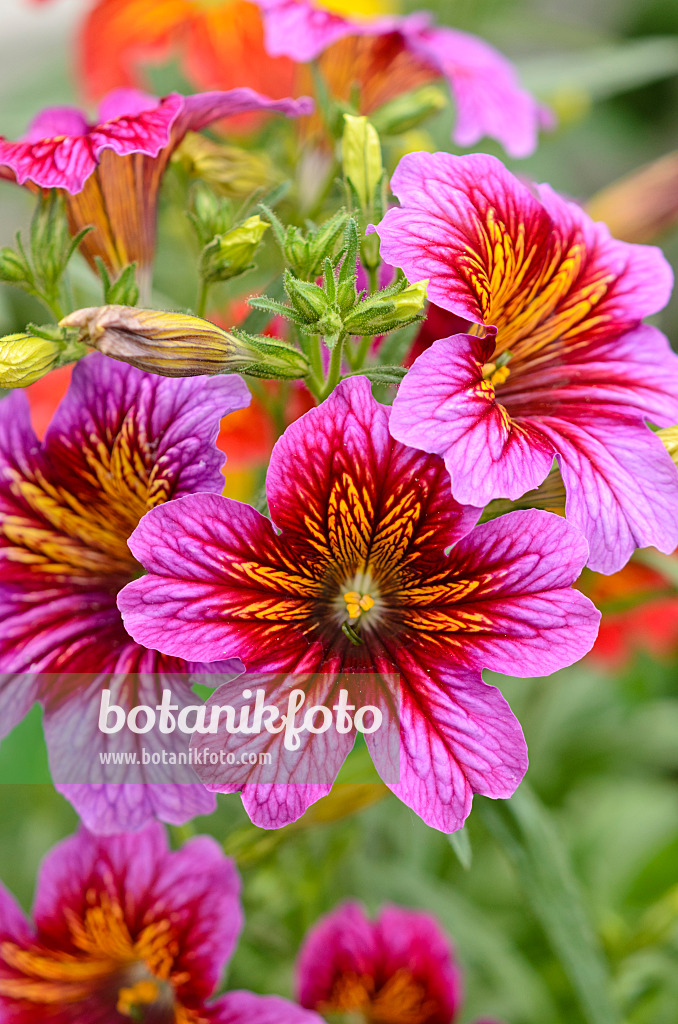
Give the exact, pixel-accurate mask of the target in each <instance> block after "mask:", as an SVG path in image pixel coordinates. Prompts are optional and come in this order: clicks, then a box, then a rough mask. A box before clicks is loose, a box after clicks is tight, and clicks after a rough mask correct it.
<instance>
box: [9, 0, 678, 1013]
mask: <svg viewBox="0 0 678 1024" xmlns="http://www.w3.org/2000/svg"><path fill="white" fill-rule="evenodd" d="M25 6H26V5H24V4H23V3H22V0H3V4H2V14H1V15H0V19H2V21H3V29H5V31H3V33H2V39H0V131H1V132H2V133H3V134H5V135H6V136H8V137H10V138H11V137H16V135H18V134H19V133H20V132H21V131H22V130H23V129H24V127H25V125H26V123H27V121H28V120H29V119H30V117H31V116H32V114H33V113H34V112H35V111H37V110H38V109H39V108H40V107H41V106H43V105H45V104H47V103H50V104H52V103H58V102H73V101H74V99H75V98H76V96H77V90H76V87H75V85H74V80H73V79H74V76H73V69H72V44H71V42H70V41H69V33H70V34H72V31H71V29H70V28H69V25H71V24H72V23H73V19H74V18H75V16H76V15H77V11H78V10H82V9H84V7H85V6H86V4H83V3H80V4H78V3H72V2H67V3H65V4H64V5H63V6H62V13H61V14H58V13H57V10H58V8H59V7H60V4H59V2H58V0H56V2H55V3H54V4H52V5H47V6H46V7H45V8H44V9H43V10H39V9H37V8H34V9H31V13H30V16H28V15H27V14H26V13H25V12H24V10H23V9H24V7H25ZM408 6H410V7H414V5H408ZM428 6H429V7H430V8H434V9H436V10H437V13H438V15H439V17H440V19H441V20H442V21H446V22H448V23H450V24H454V25H456V26H457V27H460V28H464V29H466V30H469V31H472V32H475V33H477V34H480V35H483V36H485V37H486V38H487V39H488V40H490V41H491V42H493V43H494V44H496V45H497V46H498V47H499V48H501V49H502V50H503V51H504V52H505V53H506V54H508V55H510V56H511V57H512V58H514V59H515V60H516V61H517V63H518V65H519V67H520V69H521V73H522V75H523V79H524V81H525V84H527V85H529V86H530V87H531V88H533V89H534V90H535V91H537V92H538V93H539V95H541V96H542V97H543V98H544V99H546V100H548V101H549V102H551V103H552V104H553V105H554V106H555V108H556V109H557V111H558V113H559V115H560V125H559V127H558V128H557V130H556V131H554V132H553V133H551V134H545V135H544V136H543V137H542V142H541V146H540V148H539V150H538V152H537V153H536V154H535V155H534V156H533V157H532V158H530V159H529V160H526V161H523V162H520V164H516V163H514V164H513V165H512V166H513V169H515V170H517V171H518V173H521V174H525V175H527V176H529V177H532V178H534V179H536V180H539V181H541V180H548V181H550V182H551V183H552V184H553V185H554V186H555V187H556V188H558V189H560V190H562V191H564V192H566V193H569V194H571V195H573V196H576V197H578V198H581V199H587V198H588V197H590V196H591V195H593V194H594V193H595V192H596V191H597V190H598V189H600V188H602V187H603V186H605V185H607V184H608V183H610V182H611V181H613V180H614V179H616V178H618V177H620V176H621V175H623V174H626V173H627V172H629V171H631V170H633V169H634V168H635V167H638V166H640V165H641V164H643V163H646V162H647V161H649V160H652V159H654V158H656V157H659V156H661V155H662V154H664V153H666V152H669V151H670V150H672V149H674V148H676V147H678V4H676V2H675V0H645V2H638V0H601V2H600V3H598V4H596V5H593V4H591V3H590V0H568V2H567V3H566V4H563V3H562V2H558V0H551V2H547V0H457V2H455V3H446V2H441V3H438V4H435V3H431V4H429V5H428ZM20 8H21V9H22V10H21V12H19V9H20ZM15 14H16V19H15V17H14V16H15ZM41 18H43V19H45V20H44V22H42V23H41ZM69 19H70V20H69ZM17 24H19V25H23V26H24V27H23V28H20V30H19V29H17V28H16V25H17ZM21 47H23V50H21ZM449 123H450V115H448V114H443V115H441V117H440V119H439V123H436V124H434V125H432V126H431V132H432V133H433V135H434V137H437V138H439V139H440V140H443V139H444V138H445V137H446V133H447V132H448V131H449ZM486 148H487V149H488V151H493V152H497V153H498V150H495V149H494V148H493V147H491V146H488V147H486ZM169 187H170V188H171V182H170V183H169ZM676 190H677V191H678V183H677V185H676ZM31 205H32V203H31V200H30V198H29V197H28V196H27V195H26V194H24V193H23V192H22V191H21V190H19V189H17V188H15V187H13V186H10V185H7V184H5V183H0V244H2V245H5V244H11V242H12V238H13V234H14V232H15V231H16V230H17V228H19V227H25V225H26V224H27V221H28V217H29V215H30V209H31ZM182 230H183V228H178V229H177V228H176V226H175V225H174V224H171V223H164V225H163V231H164V232H165V236H166V237H173V236H174V235H175V233H176V232H177V231H178V232H179V236H181V231H182ZM661 242H662V244H663V246H664V248H665V251H666V252H667V255H668V256H669V258H670V259H671V260H672V262H673V264H674V266H675V265H676V263H677V262H678V232H676V231H675V230H674V231H672V232H671V231H669V232H668V233H667V234H666V235H665V237H664V238H662V239H661ZM187 244H188V243H187ZM192 261H193V257H192V254H191V253H190V252H188V255H187V256H186V257H184V252H183V250H182V249H181V247H179V248H178V249H177V248H176V247H175V248H174V249H173V256H172V258H171V259H165V260H164V262H161V264H160V267H159V275H158V283H159V287H160V289H161V291H163V292H165V293H166V294H168V295H171V296H172V299H173V300H174V301H175V302H176V303H177V305H184V304H190V302H191V301H192V298H193V292H192V291H190V290H189V285H190V288H192V286H193V285H192V282H191V281H189V284H188V285H187V284H184V283H183V282H184V280H185V278H186V273H185V268H186V266H187V265H190V263H192ZM189 278H190V275H189ZM83 281H85V287H86V274H85V271H84V269H83ZM184 289H185V291H184ZM36 315H38V314H36V312H35V307H33V306H31V303H30V302H29V300H27V299H25V298H24V297H22V295H21V294H20V293H18V292H16V291H13V290H11V289H9V288H2V289H0V333H2V334H5V333H9V332H11V331H13V330H18V329H21V328H22V327H23V325H24V323H25V320H26V318H27V317H28V316H36ZM657 322H658V323H659V325H660V326H661V327H662V328H663V329H664V330H665V331H666V333H667V334H668V335H669V337H670V338H671V340H672V343H673V344H674V347H678V346H677V342H678V302H677V301H676V299H674V301H673V303H672V304H671V305H670V307H669V308H668V309H667V310H666V311H665V312H664V313H663V314H662V315H661V316H660V317H658V318H657ZM677 514H678V510H677ZM677 668H678V661H672V660H671V659H667V660H665V661H664V662H661V663H659V662H655V661H653V660H651V659H650V657H649V656H648V655H646V654H642V653H638V654H636V655H634V656H633V657H632V658H631V659H630V660H629V662H628V663H627V664H626V666H625V667H624V668H623V669H622V670H619V671H615V672H612V671H605V670H603V669H601V668H598V667H596V665H594V664H592V663H587V662H585V663H583V664H581V665H579V666H576V667H575V668H573V669H570V670H567V671H564V672H561V673H559V674H557V675H555V676H552V677H550V678H548V679H538V680H529V681H525V680H507V679H503V678H502V679H498V682H499V683H500V685H501V689H502V691H503V692H504V693H505V695H506V696H507V698H508V699H509V701H510V703H511V706H512V707H513V710H514V711H515V713H516V714H517V716H518V717H519V719H520V720H521V722H522V724H523V726H524V729H525V733H526V737H527V740H528V744H529V749H530V756H531V767H530V770H529V773H528V776H527V786H526V787H524V788H523V789H522V790H521V791H520V792H519V794H518V797H517V798H515V799H514V801H512V802H511V808H509V809H507V808H506V807H502V806H499V805H494V804H493V803H492V802H491V801H488V800H484V799H482V798H477V799H476V802H475V805H474V810H473V813H472V815H471V818H470V820H469V824H468V825H467V828H466V829H465V830H464V833H463V834H462V837H461V838H456V839H455V840H454V841H452V842H451V841H450V840H449V839H448V838H447V837H445V836H442V835H439V834H437V833H434V832H432V831H431V830H429V829H427V828H426V826H424V825H423V824H422V822H421V821H419V820H418V819H417V818H416V817H415V816H414V815H413V814H412V813H411V812H410V811H408V810H407V808H405V807H404V806H403V805H401V804H400V803H399V802H398V801H397V800H395V798H393V797H391V796H385V797H384V798H383V799H380V800H376V797H378V796H379V795H380V792H381V791H380V790H379V789H378V788H377V787H376V786H375V787H374V788H373V790H371V791H366V790H360V791H359V792H360V793H361V794H362V795H363V796H364V797H366V799H370V796H371V798H373V799H375V802H374V803H372V805H371V806H369V807H367V808H366V809H364V810H362V811H361V812H359V813H356V814H354V815H351V816H348V817H339V816H338V817H337V818H336V820H334V821H328V822H323V823H319V822H318V820H317V815H315V816H314V814H313V813H311V814H310V815H307V817H306V818H305V819H303V820H302V822H301V823H300V824H299V825H298V826H295V827H293V828H289V829H287V830H285V831H284V832H283V833H280V834H279V833H275V834H267V833H262V832H260V831H259V830H257V829H255V828H254V827H253V826H250V825H249V824H248V822H247V819H246V816H245V815H244V813H243V811H242V808H241V806H240V800H239V798H238V797H235V796H233V797H228V798H225V797H222V798H220V805H219V811H218V813H217V814H216V815H215V816H213V817H211V818H210V819H206V820H204V821H199V822H197V823H196V824H197V826H198V828H199V830H206V831H209V832H211V833H213V834H214V835H215V836H217V837H218V838H219V839H222V840H224V841H225V842H226V846H227V849H229V850H230V851H232V852H234V853H236V854H237V856H238V858H239V862H240V864H241V867H242V871H243V875H244V883H245V884H244V899H245V906H246V911H247V916H246V927H245V933H244V938H243V941H242V943H241V945H240V947H239V949H238V952H237V953H236V956H235V958H234V961H233V963H232V967H231V971H230V976H229V985H234V986H247V987H251V988H253V989H255V990H259V991H278V992H283V993H289V992H290V990H291V984H292V964H293V960H294V957H295V955H296V952H297V950H298V947H299V944H300V942H301V939H302V937H303V934H304V932H305V930H306V928H307V927H308V926H309V925H311V924H312V923H313V921H314V920H315V919H316V918H317V917H318V915H319V914H321V913H323V912H325V911H327V910H328V909H330V908H331V907H332V906H333V905H334V904H335V903H336V902H337V901H338V900H340V899H342V898H345V897H349V896H350V897H357V898H359V899H361V900H363V901H364V902H365V903H366V904H367V906H368V907H369V908H371V909H376V908H377V907H378V906H379V904H381V903H382V902H384V901H389V900H390V901H394V902H399V903H403V904H411V905H414V906H417V907H423V908H426V909H429V910H431V911H433V912H434V913H436V914H437V915H438V916H439V917H440V919H441V921H442V922H443V924H444V925H445V927H446V928H447V930H448V931H449V933H450V935H451V936H453V938H454V940H455V943H456V945H457V949H458V955H459V958H460V960H461V962H462V964H463V966H464V969H465V979H466V981H465V987H466V990H467V999H466V1002H465V1006H464V1011H463V1013H462V1016H461V1021H462V1022H466V1021H472V1020H475V1019H477V1018H478V1016H479V1015H484V1016H487V1017H495V1018H496V1019H498V1020H503V1021H506V1022H507V1024H582V1022H585V1021H586V1022H589V1024H615V1022H617V1024H622V1022H626V1024H676V1021H678V685H677ZM357 756H358V757H361V756H362V755H361V754H358V755H357ZM44 765H45V754H44V748H43V744H42V738H41V730H40V721H39V713H38V712H37V711H35V712H34V713H33V714H32V715H31V716H30V717H29V719H28V720H27V721H26V722H25V723H24V724H23V725H22V726H21V727H20V728H19V729H17V730H16V731H15V733H14V734H13V735H12V736H11V737H10V738H9V739H8V740H6V741H5V743H4V744H3V746H2V748H0V778H2V779H3V780H11V778H12V777H15V776H16V773H18V772H19V771H21V774H22V777H24V778H31V777H34V778H35V779H36V780H37V779H40V778H41V777H42V774H41V773H42V771H44ZM31 773H33V774H31ZM345 777H346V778H347V779H348V778H350V766H349V768H348V774H347V775H346V776H345ZM335 793H336V797H335V798H334V802H333V803H332V804H330V805H329V810H327V811H326V812H325V813H326V816H327V817H330V818H331V817H332V816H333V815H340V814H341V813H342V811H343V810H345V809H346V808H345V806H344V805H345V804H346V803H348V802H349V798H352V796H355V794H356V791H354V790H348V789H346V788H345V787H342V786H339V787H337V789H336V791H335ZM342 794H343V799H342ZM0 820H1V821H2V830H1V832H0V877H1V878H2V879H3V880H4V882H5V883H6V884H7V885H8V886H9V887H10V888H11V889H12V890H13V891H14V892H15V893H16V894H17V895H18V896H19V898H20V899H21V900H22V902H23V903H24V904H26V905H28V903H29V902H30V898H31V893H32V890H33V885H34V878H35V872H36V868H37V865H38V862H39V860H40V858H41V856H42V855H43V854H44V852H45V851H46V850H47V849H48V847H49V846H50V845H51V844H52V843H53V842H55V841H56V840H58V839H59V838H61V837H62V836H64V835H66V834H67V833H68V832H69V831H71V830H72V828H73V827H74V826H75V824H76V819H75V815H74V813H73V812H72V810H71V808H70V807H69V805H68V804H67V803H66V802H65V801H64V800H63V799H62V798H61V797H60V796H59V795H58V794H56V793H55V792H54V791H53V790H52V789H51V788H49V787H47V786H39V785H36V786H29V785H22V786H12V785H10V784H5V785H3V786H2V787H1V789H0ZM181 835H182V833H181V830H179V831H177V830H174V836H175V839H176V840H177V841H179V840H180V839H181Z"/></svg>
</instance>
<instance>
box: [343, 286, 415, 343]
mask: <svg viewBox="0 0 678 1024" xmlns="http://www.w3.org/2000/svg"><path fill="white" fill-rule="evenodd" d="M427 288H428V281H427V280H426V281H418V282H417V283H416V284H411V285H408V286H407V287H406V288H404V289H403V290H402V291H400V292H397V293H396V294H395V295H393V294H388V291H387V292H386V293H384V292H377V294H376V295H372V296H370V298H369V299H365V301H364V302H361V303H360V304H359V305H358V306H356V307H355V309H353V310H352V311H351V312H350V313H349V314H348V315H347V316H346V317H344V328H345V330H346V332H347V333H348V334H359V335H363V336H365V335H369V334H386V333H387V332H388V331H395V330H398V328H400V327H405V326H406V325H407V324H409V323H412V321H413V320H416V319H417V317H418V316H419V315H420V313H421V311H422V309H423V308H424V302H425V301H426V289H427Z"/></svg>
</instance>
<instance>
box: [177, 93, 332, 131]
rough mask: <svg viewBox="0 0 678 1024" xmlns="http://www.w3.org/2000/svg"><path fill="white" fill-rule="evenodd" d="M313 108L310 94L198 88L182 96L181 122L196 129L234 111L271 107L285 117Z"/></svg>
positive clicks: (310, 110)
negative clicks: (278, 96) (276, 97)
mask: <svg viewBox="0 0 678 1024" xmlns="http://www.w3.org/2000/svg"><path fill="white" fill-rule="evenodd" d="M314 109H315V104H314V102H313V100H312V99H311V98H310V97H309V96H301V97H299V99H289V98H287V99H281V100H274V99H271V98H270V97H269V96H262V95H261V93H258V92H256V91H255V90H254V89H249V88H247V87H243V88H240V89H228V90H227V91H223V92H222V91H216V92H200V93H195V94H194V95H193V96H186V97H185V98H184V109H183V113H182V119H181V125H182V128H183V129H184V130H185V131H193V132H197V131H200V129H201V128H206V127H207V125H209V124H212V122H214V121H219V120H221V119H222V118H224V117H233V116H235V115H236V114H249V113H252V112H254V111H258V110H270V111H271V112H275V111H277V112H278V113H281V114H286V115H287V116H288V117H302V116H303V115H304V114H312V113H313V110H314Z"/></svg>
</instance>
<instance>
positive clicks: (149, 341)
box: [60, 306, 308, 379]
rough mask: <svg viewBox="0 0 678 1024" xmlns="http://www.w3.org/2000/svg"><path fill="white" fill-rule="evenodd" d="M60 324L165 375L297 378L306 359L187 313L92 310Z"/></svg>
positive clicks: (268, 341)
mask: <svg viewBox="0 0 678 1024" xmlns="http://www.w3.org/2000/svg"><path fill="white" fill-rule="evenodd" d="M60 326H61V327H75V328H78V329H79V331H80V340H81V341H82V342H84V344H86V345H89V346H90V347H91V348H96V349H98V350H99V351H100V352H103V353H104V354H105V355H107V356H111V357H112V358H113V359H120V360H121V361H122V362H125V363H131V365H132V366H136V367H138V368H139V369H140V370H146V371H148V372H149V373H159V374H161V375H162V376H164V377H195V376H198V375H201V374H207V375H213V374H218V373H248V372H252V373H254V374H255V375H256V376H270V377H285V378H289V379H296V378H299V377H303V376H305V375H306V373H307V372H308V363H307V360H306V358H305V357H304V356H303V355H302V353H301V352H299V351H298V350H297V349H295V348H292V346H289V345H286V344H285V343H284V342H278V341H276V339H272V338H262V339H257V338H254V337H250V336H247V335H243V334H240V333H232V332H229V331H224V330H222V329H221V328H220V327H217V326H216V325H215V324H212V323H210V322H209V321H208V320H203V319H202V318H201V317H197V316H189V315H188V314H186V313H167V312H163V311H161V310H157V309H136V308H135V307H132V306H92V307H89V308H87V309H79V310H76V312H75V313H69V315H68V316H67V317H64V319H63V320H62V321H61V323H60ZM268 371H270V372H268Z"/></svg>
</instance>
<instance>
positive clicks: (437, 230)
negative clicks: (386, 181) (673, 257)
mask: <svg viewBox="0 0 678 1024" xmlns="http://www.w3.org/2000/svg"><path fill="white" fill-rule="evenodd" d="M391 187H392V189H393V192H394V193H395V195H396V196H397V197H398V198H399V199H400V202H401V206H400V208H399V209H391V210H389V211H388V212H387V213H386V216H385V217H384V219H383V220H382V221H381V223H380V224H379V225H377V227H376V229H375V230H376V231H377V233H378V234H379V236H380V238H381V254H382V257H383V258H384V259H385V260H386V261H387V262H388V263H390V264H392V265H393V266H397V267H400V268H402V269H403V270H404V271H405V274H406V276H407V277H408V278H409V279H410V280H413V281H417V280H421V279H422V278H428V279H429V287H428V295H429V298H430V299H431V300H432V301H433V302H435V303H437V305H439V306H442V307H443V308H444V309H448V310H450V311H451V312H453V313H457V314H458V315H459V316H464V317H466V318H467V319H469V320H471V321H473V322H474V323H478V324H484V325H485V326H488V327H489V326H495V327H497V329H498V333H499V338H498V340H499V342H500V344H501V346H502V350H510V351H511V353H512V356H513V358H516V357H517V356H520V357H521V358H525V357H526V356H527V355H529V354H534V353H536V352H540V351H541V350H542V349H544V348H545V347H547V346H548V345H549V344H552V343H557V344H559V345H560V346H561V348H562V347H566V349H567V348H568V347H569V346H574V345H575V344H576V343H577V342H578V341H579V340H581V338H582V337H583V336H584V337H586V339H587V340H589V341H590V340H591V339H592V338H599V337H610V336H613V335H615V334H618V333H621V332H622V331H623V330H626V329H628V328H630V327H632V326H634V325H635V324H636V323H637V322H638V321H639V320H641V319H642V318H643V317H645V316H649V315H650V314H651V313H655V312H657V310H659V309H661V308H662V306H663V305H665V304H666V302H667V301H668V297H669V294H670V290H671V282H672V272H671V269H670V267H669V265H668V263H667V262H666V260H665V259H664V257H663V256H662V254H661V252H660V250H659V249H655V248H653V247H651V246H642V245H631V244H629V243H627V242H620V241H617V240H616V239H613V238H611V237H610V233H609V231H608V229H607V227H606V226H605V225H604V224H595V223H594V222H593V221H591V220H590V218H588V217H587V216H586V214H584V213H583V211H581V210H579V209H578V208H577V207H576V206H575V205H574V204H573V203H568V202H566V201H565V200H563V199H560V198H559V197H557V196H555V193H553V192H552V191H551V190H549V189H548V188H547V187H546V186H542V187H541V188H540V193H539V194H540V199H541V201H540V200H539V199H537V198H536V197H535V196H534V195H533V194H532V193H531V192H530V191H529V189H528V188H527V187H526V186H525V185H523V184H521V183H520V182H519V181H518V180H517V179H516V178H515V177H514V176H513V175H512V174H510V173H509V172H508V171H507V170H506V169H505V168H504V166H503V165H502V164H501V163H500V162H499V161H498V160H496V159H495V158H494V157H490V156H484V155H472V156H462V157H458V156H451V155H450V154H448V153H410V154H408V155H407V156H405V157H403V159H402V160H401V161H400V164H399V165H398V168H397V169H396V172H395V174H394V175H393V178H392V180H391Z"/></svg>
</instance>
